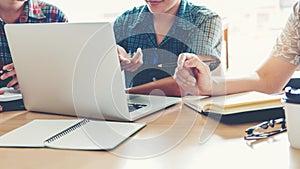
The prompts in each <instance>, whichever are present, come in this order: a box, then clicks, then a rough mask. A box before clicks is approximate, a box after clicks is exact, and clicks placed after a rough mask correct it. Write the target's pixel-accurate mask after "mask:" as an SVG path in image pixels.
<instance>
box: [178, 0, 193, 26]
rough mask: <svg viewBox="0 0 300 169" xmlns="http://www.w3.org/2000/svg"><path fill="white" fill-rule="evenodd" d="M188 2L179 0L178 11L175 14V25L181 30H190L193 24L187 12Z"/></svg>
mask: <svg viewBox="0 0 300 169" xmlns="http://www.w3.org/2000/svg"><path fill="white" fill-rule="evenodd" d="M189 10H190V9H189V3H188V2H187V1H186V0H181V2H180V6H179V8H178V12H177V14H176V20H175V22H176V26H177V27H180V28H182V29H183V30H191V29H192V28H193V26H191V25H192V24H193V17H192V15H191V13H190V12H189Z"/></svg>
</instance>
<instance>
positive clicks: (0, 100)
mask: <svg viewBox="0 0 300 169" xmlns="http://www.w3.org/2000/svg"><path fill="white" fill-rule="evenodd" d="M0 90H3V91H4V94H1V95H0V105H1V106H2V108H3V109H2V110H3V111H14V110H25V106H24V103H23V98H22V93H21V91H20V90H15V89H14V88H13V87H10V88H8V87H1V88H0Z"/></svg>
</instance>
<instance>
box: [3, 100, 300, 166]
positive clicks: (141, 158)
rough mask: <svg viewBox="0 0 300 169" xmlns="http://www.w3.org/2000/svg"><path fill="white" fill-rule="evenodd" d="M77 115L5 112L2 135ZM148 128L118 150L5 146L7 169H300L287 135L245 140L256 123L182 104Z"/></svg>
mask: <svg viewBox="0 0 300 169" xmlns="http://www.w3.org/2000/svg"><path fill="white" fill-rule="evenodd" d="M61 118H64V119H65V118H71V117H65V116H56V115H49V114H39V113H32V112H26V111H18V112H4V113H1V114H0V135H2V134H4V133H6V132H8V131H10V130H12V129H14V128H17V127H19V126H21V125H23V124H25V123H27V122H29V121H31V120H33V119H61ZM137 122H147V123H148V124H147V126H146V127H145V128H144V129H142V130H141V131H139V132H138V133H137V134H135V135H134V136H133V137H132V138H130V139H128V140H127V141H125V142H124V143H122V144H121V145H120V146H118V147H117V148H116V149H115V150H113V151H108V152H106V151H75V150H57V149H48V148H0V168H1V169H14V168H17V169H35V168H36V169H41V168H43V169H47V168H63V169H68V168H72V169H77V168H81V169H95V168H105V169H112V168H130V169H135V168H137V169H148V168H149V169H160V168H162V169H169V168H170V169H171V168H172V169H173V168H174V169H177V168H178V169H189V168H197V169H199V168H203V169H207V168H270V169H277V168H284V169H286V168H300V150H296V149H294V148H291V147H290V145H289V142H288V138H287V133H282V134H279V135H277V136H275V137H272V138H270V139H266V140H263V141H259V142H254V143H253V142H252V143H251V142H247V141H245V140H244V139H243V136H244V130H245V129H246V128H248V127H250V126H252V125H254V123H252V124H243V125H224V124H218V123H217V122H215V121H213V120H211V119H208V118H206V117H205V116H202V115H200V114H198V113H196V112H194V111H193V110H191V109H189V108H187V107H185V106H183V105H181V104H177V105H175V106H173V107H170V108H168V109H167V110H164V111H161V112H159V113H156V114H153V115H150V116H148V117H146V118H143V119H140V120H138V121H137Z"/></svg>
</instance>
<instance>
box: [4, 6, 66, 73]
mask: <svg viewBox="0 0 300 169" xmlns="http://www.w3.org/2000/svg"><path fill="white" fill-rule="evenodd" d="M50 22H67V18H66V16H65V15H64V14H63V12H62V11H61V10H60V9H58V8H57V7H55V6H53V5H50V4H48V3H45V2H42V1H38V0H28V1H26V2H25V6H24V10H23V12H22V13H21V15H20V17H19V19H18V20H17V21H16V22H15V23H50ZM0 24H1V27H0V68H2V66H4V65H7V64H9V63H12V58H11V54H10V51H9V46H8V43H7V39H6V36H5V32H4V25H5V24H6V23H5V21H3V19H1V18H0ZM32 36H34V35H32ZM24 45H26V44H24ZM24 57H26V56H24Z"/></svg>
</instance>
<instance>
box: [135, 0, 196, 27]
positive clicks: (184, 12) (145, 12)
mask: <svg viewBox="0 0 300 169" xmlns="http://www.w3.org/2000/svg"><path fill="white" fill-rule="evenodd" d="M188 5H189V4H188V2H187V1H186V0H181V2H180V6H179V8H178V11H177V14H176V21H175V23H174V24H177V25H176V26H178V27H180V28H182V29H184V30H191V29H192V26H191V24H192V21H193V20H192V19H193V18H192V17H191V14H190V13H189V12H188V10H189V9H187V8H188ZM149 17H151V18H152V13H151V12H150V10H149V8H148V6H147V5H144V6H143V7H142V10H141V12H140V13H138V16H137V20H136V22H135V23H134V24H133V25H132V27H131V28H136V27H137V26H139V25H142V24H143V23H149V20H148V22H146V21H147V20H146V19H150V18H149ZM187 23H188V24H187ZM147 26H149V25H148V24H147Z"/></svg>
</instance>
